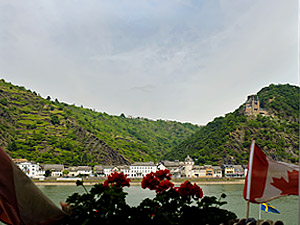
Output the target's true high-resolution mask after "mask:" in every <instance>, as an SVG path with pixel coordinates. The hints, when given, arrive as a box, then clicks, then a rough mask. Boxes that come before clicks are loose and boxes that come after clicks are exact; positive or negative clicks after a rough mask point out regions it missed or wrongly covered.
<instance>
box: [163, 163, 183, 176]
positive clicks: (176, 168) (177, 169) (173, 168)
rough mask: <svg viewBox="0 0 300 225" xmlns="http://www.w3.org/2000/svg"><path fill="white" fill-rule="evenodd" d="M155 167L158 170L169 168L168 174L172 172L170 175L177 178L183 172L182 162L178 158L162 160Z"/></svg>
mask: <svg viewBox="0 0 300 225" xmlns="http://www.w3.org/2000/svg"><path fill="white" fill-rule="evenodd" d="M157 168H158V169H159V170H164V169H168V170H170V174H172V177H174V178H178V177H181V176H182V175H183V173H184V162H180V161H179V160H175V161H168V160H164V161H161V162H159V163H158V166H157Z"/></svg>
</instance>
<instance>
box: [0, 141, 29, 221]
mask: <svg viewBox="0 0 300 225" xmlns="http://www.w3.org/2000/svg"><path fill="white" fill-rule="evenodd" d="M0 165H1V167H0V187H1V188H0V211H1V215H0V220H1V221H3V222H5V223H7V224H13V225H19V224H20V225H21V224H23V223H22V221H21V220H20V212H19V208H18V202H17V197H16V191H15V183H14V175H13V169H12V161H11V159H10V158H9V157H8V155H7V154H6V153H5V151H4V150H3V149H2V148H1V147H0Z"/></svg>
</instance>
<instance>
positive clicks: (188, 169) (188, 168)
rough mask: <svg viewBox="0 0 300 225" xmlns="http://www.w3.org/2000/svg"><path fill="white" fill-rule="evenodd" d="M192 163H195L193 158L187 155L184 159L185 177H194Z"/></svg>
mask: <svg viewBox="0 0 300 225" xmlns="http://www.w3.org/2000/svg"><path fill="white" fill-rule="evenodd" d="M194 164H195V163H194V160H193V159H192V158H191V157H190V156H189V155H188V156H187V157H186V158H185V160H184V175H185V177H194V172H193V166H194ZM196 173H197V172H196Z"/></svg>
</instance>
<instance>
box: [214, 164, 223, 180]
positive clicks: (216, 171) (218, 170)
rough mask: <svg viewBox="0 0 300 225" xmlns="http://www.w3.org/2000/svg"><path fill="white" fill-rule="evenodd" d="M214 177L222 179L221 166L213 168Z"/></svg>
mask: <svg viewBox="0 0 300 225" xmlns="http://www.w3.org/2000/svg"><path fill="white" fill-rule="evenodd" d="M213 170H214V175H213V177H216V178H219V177H222V168H221V166H213Z"/></svg>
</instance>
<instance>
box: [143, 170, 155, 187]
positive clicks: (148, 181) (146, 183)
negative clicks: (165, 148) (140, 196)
mask: <svg viewBox="0 0 300 225" xmlns="http://www.w3.org/2000/svg"><path fill="white" fill-rule="evenodd" d="M158 184H159V180H158V178H157V177H156V176H155V174H154V173H153V172H151V173H148V174H147V175H146V176H145V177H144V178H143V180H142V183H141V186H142V188H144V189H146V188H149V189H150V190H155V189H156V187H157V185H158Z"/></svg>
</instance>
